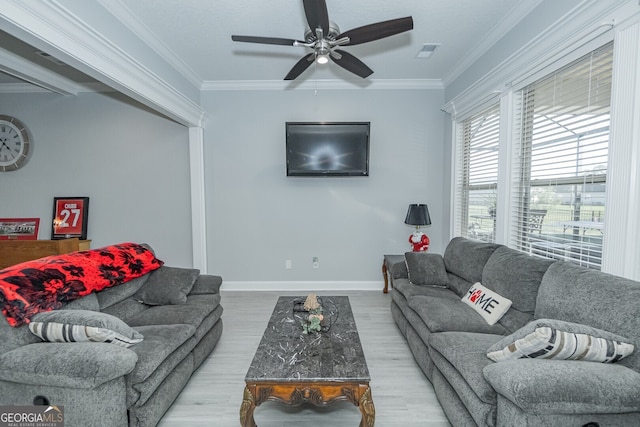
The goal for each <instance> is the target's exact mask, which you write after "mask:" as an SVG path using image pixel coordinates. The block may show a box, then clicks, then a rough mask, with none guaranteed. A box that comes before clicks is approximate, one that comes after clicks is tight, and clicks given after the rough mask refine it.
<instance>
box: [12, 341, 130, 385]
mask: <svg viewBox="0 0 640 427" xmlns="http://www.w3.org/2000/svg"><path fill="white" fill-rule="evenodd" d="M134 348H135V347H131V348H123V347H118V346H115V345H109V344H104V343H89V342H85V343H77V344H74V345H68V344H63V343H43V342H40V343H36V344H28V345H25V346H22V347H19V348H16V349H14V350H12V351H9V352H7V353H5V354H2V355H0V379H2V380H4V381H12V382H15V383H23V384H33V385H37V386H40V387H45V386H53V387H70V388H84V389H89V388H95V387H97V386H99V385H100V384H103V383H105V382H107V381H111V380H113V379H115V378H119V377H121V376H124V375H126V374H127V373H129V372H131V371H132V370H133V368H134V367H135V366H136V362H137V361H138V356H137V355H136V354H135V353H134V352H133V351H131V350H132V349H134ZM88 361H90V363H88Z"/></svg>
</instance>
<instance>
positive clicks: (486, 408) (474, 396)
mask: <svg viewBox="0 0 640 427" xmlns="http://www.w3.org/2000/svg"><path fill="white" fill-rule="evenodd" d="M498 339H500V336H499V335H491V334H478V333H469V332H440V333H436V334H431V335H430V336H429V340H428V342H429V354H430V355H431V359H432V360H433V363H434V364H435V366H436V368H437V370H438V371H440V372H441V373H442V374H443V376H444V377H445V378H446V381H447V384H449V385H450V387H451V388H452V389H453V390H455V396H456V398H457V399H460V401H461V402H462V403H463V404H464V406H465V408H466V409H467V410H468V411H469V413H470V415H471V416H472V417H473V419H474V421H475V423H473V424H471V425H479V426H495V424H496V423H495V418H496V402H497V395H496V392H495V390H494V389H493V388H492V387H491V385H489V383H488V382H487V380H486V379H485V378H484V376H483V369H484V368H485V367H486V366H487V365H489V364H492V363H493V362H491V361H490V360H489V359H487V357H486V355H485V353H484V351H482V348H484V347H486V346H489V345H491V344H492V343H494V342H495V341H496V340H498ZM438 398H439V399H440V398H441V396H440V394H438Z"/></svg>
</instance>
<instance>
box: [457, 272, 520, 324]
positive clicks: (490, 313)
mask: <svg viewBox="0 0 640 427" xmlns="http://www.w3.org/2000/svg"><path fill="white" fill-rule="evenodd" d="M462 302H464V303H465V304H467V305H468V306H469V307H471V308H473V309H474V310H475V311H476V312H477V313H478V314H479V315H480V316H482V318H483V319H484V320H485V321H486V322H487V323H488V324H489V325H495V324H496V322H497V321H498V320H500V319H501V318H502V316H504V314H505V313H506V312H507V310H509V308H510V307H511V300H510V299H508V298H505V297H503V296H501V295H499V294H497V293H496V292H493V291H492V290H491V289H488V288H486V287H484V286H482V284H481V283H480V282H478V283H475V284H473V285H472V286H471V288H469V290H468V291H467V293H466V294H465V295H464V296H463V297H462Z"/></svg>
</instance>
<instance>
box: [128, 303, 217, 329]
mask: <svg viewBox="0 0 640 427" xmlns="http://www.w3.org/2000/svg"><path fill="white" fill-rule="evenodd" d="M215 308H216V307H215V306H212V305H203V304H188V305H186V304H180V305H157V306H154V307H150V308H149V309H148V310H145V311H143V312H141V313H138V314H137V315H135V316H133V317H132V318H131V319H129V320H128V323H129V325H131V326H147V325H174V324H180V323H183V324H188V325H192V326H194V327H197V326H198V325H199V324H200V323H202V320H203V319H204V318H205V317H207V315H208V314H209V313H211V312H212V311H213V310H214V309H215Z"/></svg>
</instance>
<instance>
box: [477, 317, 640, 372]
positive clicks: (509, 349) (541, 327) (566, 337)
mask: <svg viewBox="0 0 640 427" xmlns="http://www.w3.org/2000/svg"><path fill="white" fill-rule="evenodd" d="M558 322H559V321H553V323H558ZM567 324H568V325H571V324H569V323H568V322H567ZM574 325H575V324H574ZM578 326H582V328H580V327H578V328H572V327H568V328H563V329H565V330H563V329H559V328H558V327H554V326H551V325H549V324H545V322H535V321H534V322H532V323H529V325H527V326H525V327H524V328H522V329H525V330H526V332H525V331H523V332H520V333H519V331H516V333H514V334H512V335H510V336H509V337H506V338H504V339H502V340H500V341H499V342H498V343H496V344H494V345H493V346H491V347H490V348H489V351H488V352H487V357H488V358H489V359H491V360H493V361H494V362H500V361H503V360H512V359H520V358H539V359H556V360H582V361H589V362H602V363H613V362H617V361H619V360H621V359H622V358H624V357H627V356H629V355H630V354H631V353H632V352H633V350H634V346H633V344H629V343H626V342H624V341H623V338H622V337H618V336H616V335H615V334H611V333H609V332H606V331H600V330H598V329H595V328H589V327H588V326H584V325H578ZM572 329H573V330H572ZM580 329H584V330H580ZM587 329H590V331H589V330H587ZM513 335H516V336H515V337H514V336H513Z"/></svg>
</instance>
